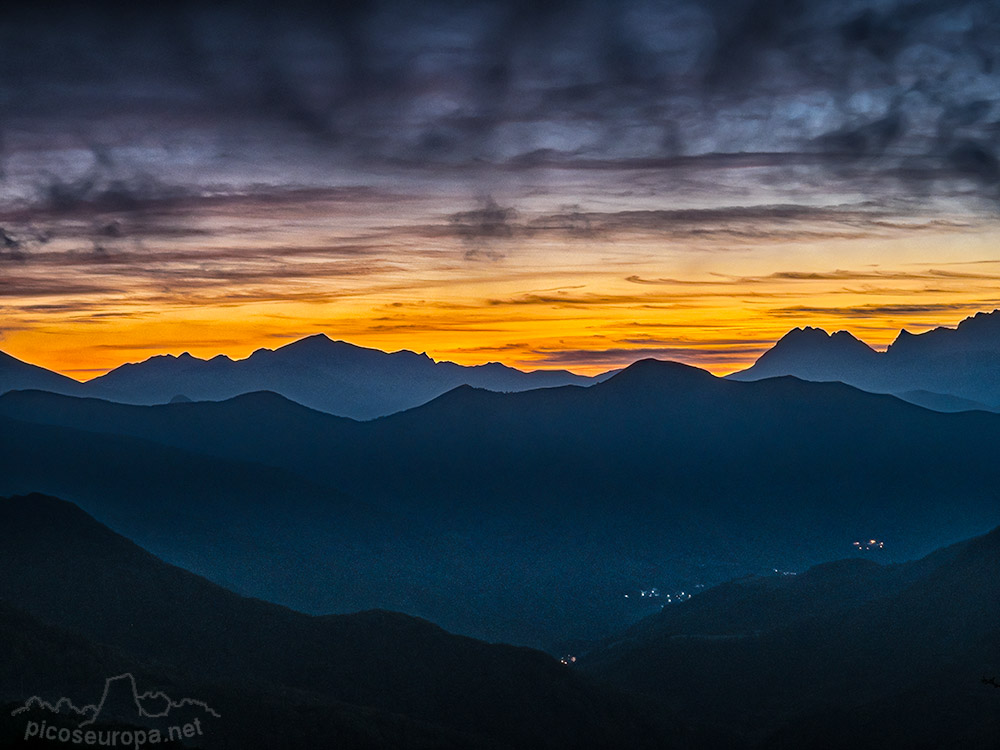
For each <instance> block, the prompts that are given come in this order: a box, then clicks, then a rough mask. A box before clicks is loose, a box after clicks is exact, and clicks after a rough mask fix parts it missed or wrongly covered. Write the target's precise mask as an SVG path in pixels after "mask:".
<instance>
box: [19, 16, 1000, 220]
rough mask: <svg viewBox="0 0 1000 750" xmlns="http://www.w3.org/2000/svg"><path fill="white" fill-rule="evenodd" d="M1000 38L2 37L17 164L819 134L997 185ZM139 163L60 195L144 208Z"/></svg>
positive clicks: (539, 26) (414, 155)
mask: <svg viewBox="0 0 1000 750" xmlns="http://www.w3.org/2000/svg"><path fill="white" fill-rule="evenodd" d="M998 43H1000V9H998V6H997V5H996V3H994V2H990V1H989V0H922V1H921V2H913V1H912V0H881V1H880V2H877V3H864V4H861V5H860V6H859V5H858V4H856V3H838V2H834V0H820V1H819V2H806V0H710V1H709V2H704V3H701V2H694V1H693V0H677V1H676V2H672V3H659V2H654V1H653V0H623V2H616V3H591V2H582V3H566V2H560V3H534V2H509V3H508V2H500V1H499V0H493V1H489V0H479V1H474V2H469V3H462V4H458V3H454V2H451V1H449V0H438V1H437V2H433V1H432V2H427V3H419V4H413V3H404V2H402V1H401V0H396V1H393V0H389V1H387V2H378V3H376V2H352V3H335V4H331V5H322V6H321V5H319V4H316V5H311V4H304V3H295V2H291V3H284V4H281V5H280V6H278V5H274V6H272V7H260V6H258V7H255V8H248V7H240V6H238V5H234V4H222V5H215V4H196V3H183V2H181V3H171V4H165V5H163V6H161V7H158V8H155V9H154V8H144V9H143V10H142V11H130V12H125V11H124V10H123V7H122V6H118V5H114V4H103V5H102V4H97V5H95V6H93V7H91V6H89V5H88V7H87V8H86V9H84V8H82V7H75V6H65V7H64V8H62V9H61V10H60V12H59V13H50V12H47V11H45V10H43V9H42V8H41V7H39V8H37V9H31V8H26V9H24V10H22V11H21V12H20V13H18V14H15V15H13V16H11V17H10V18H9V19H8V21H7V22H6V23H5V28H4V29H3V30H2V32H0V100H2V101H3V102H4V103H5V105H6V110H7V111H12V110H13V111H15V112H16V118H15V122H14V123H13V124H9V123H8V124H6V126H5V127H4V129H3V144H4V149H5V155H6V161H5V164H7V166H8V167H9V162H10V156H11V152H12V150H13V151H16V149H17V148H19V146H18V145H17V144H20V143H22V142H23V141H24V138H25V134H26V133H29V132H32V129H33V126H35V125H37V124H41V125H42V127H38V128H35V130H36V131H37V138H42V139H45V138H61V139H63V140H64V141H65V140H66V139H67V138H68V139H70V140H73V139H77V140H79V139H84V140H83V142H84V143H86V142H87V141H86V139H87V137H88V134H93V133H104V134H105V136H104V138H105V139H106V145H105V147H106V149H107V154H114V155H115V156H114V157H113V160H114V161H115V163H118V161H117V160H119V159H120V158H122V152H123V150H124V147H135V148H136V149H138V150H140V151H141V149H143V148H146V149H150V150H153V151H157V152H158V153H160V157H157V158H161V159H162V160H164V161H165V162H168V163H171V164H174V163H175V162H176V161H177V160H183V159H184V158H186V157H184V154H185V153H188V152H187V151H185V149H189V147H191V146H192V145H194V146H195V147H197V148H198V149H201V151H203V152H204V153H203V156H201V157H199V158H202V159H203V160H205V162H206V166H207V167H209V168H211V169H212V170H219V171H227V170H228V172H229V173H233V172H234V171H235V172H236V173H239V172H240V171H241V169H240V167H242V170H243V171H244V172H246V171H250V172H252V171H253V170H254V167H255V166H256V167H258V168H259V167H263V166H266V164H260V162H259V161H258V162H257V163H255V160H254V156H253V155H256V156H257V159H258V160H259V159H260V158H261V157H263V158H264V159H265V160H267V159H277V158H279V156H280V155H285V156H287V155H288V153H289V151H288V149H301V150H302V151H303V152H304V153H307V154H309V155H310V156H312V157H315V158H319V159H322V160H323V161H324V162H325V163H327V164H331V165H333V164H345V163H353V164H368V165H372V164H382V165H385V164H396V165H407V164H408V165H418V166H423V167H430V166H432V165H435V164H437V165H464V166H467V167H470V168H474V169H487V168H488V165H498V164H517V165H519V166H520V168H530V167H532V166H533V165H537V164H539V163H541V162H545V161H550V160H552V159H562V160H568V161H570V162H572V163H583V162H586V161H588V160H590V161H591V162H593V160H598V161H600V160H611V161H621V160H629V159H631V160H638V161H642V160H650V159H652V160H656V159H672V158H678V157H679V158H684V157H692V156H704V155H709V154H740V153H744V154H752V153H759V154H766V153H770V154H793V153H796V152H809V151H815V152H816V154H817V155H818V156H819V157H820V158H819V161H818V162H817V163H816V167H817V168H819V169H826V168H832V169H835V170H836V169H839V168H840V167H842V166H843V164H844V163H845V162H850V163H852V164H855V165H860V166H862V167H864V166H866V165H869V163H870V164H871V165H874V164H878V165H879V166H881V167H884V168H887V169H897V170H900V171H899V172H898V173H897V174H898V175H900V177H901V178H903V179H908V178H917V177H919V179H920V180H923V179H925V178H929V179H932V180H933V179H937V178H941V179H949V178H951V177H953V176H954V175H956V174H958V175H962V174H964V175H967V176H970V177H972V178H973V179H976V180H980V181H981V182H982V183H983V184H984V185H985V186H991V185H993V184H995V182H996V181H997V167H996V163H997V162H996V159H997V152H998V145H1000V144H998V137H1000V136H998V129H997V121H998V119H1000V93H998V92H1000V66H998V65H997V64H996V61H995V50H996V49H997V46H998ZM12 130H13V131H14V135H15V136H16V137H14V138H11V137H10V136H11V132H12ZM140 156H141V154H140V155H137V154H136V153H133V154H132V155H131V156H130V157H129V158H132V159H136V160H138V159H139V158H140ZM914 159H917V166H918V167H919V168H917V169H915V170H911V169H909V167H911V166H912V165H913V164H914ZM234 161H235V162H236V165H235V166H236V168H235V169H233V167H234ZM241 161H242V162H243V163H242V165H241V164H239V163H238V162H241ZM477 165H478V166H477ZM7 171H8V172H9V171H10V170H9V169H8V170H7ZM146 174H149V172H146ZM122 179H123V180H124V183H122V184H117V183H115V184H106V185H103V186H99V185H90V184H88V183H86V182H85V181H84V182H78V181H75V180H70V181H68V182H66V183H65V184H60V185H58V186H54V187H53V189H52V190H51V191H50V196H49V197H50V200H51V201H52V203H53V204H54V205H57V206H64V207H67V208H71V207H72V206H74V205H76V204H77V203H78V202H79V201H80V200H84V201H97V202H99V203H103V204H105V205H109V206H113V207H117V208H122V207H127V206H129V205H130V201H131V200H132V197H133V195H134V194H135V192H136V190H137V189H138V190H139V192H140V193H141V192H142V190H141V188H142V187H143V186H142V185H134V184H132V183H131V182H130V179H131V178H124V177H123V178H122ZM250 179H251V181H252V177H251V178H250ZM147 187H148V186H147ZM140 197H141V196H140Z"/></svg>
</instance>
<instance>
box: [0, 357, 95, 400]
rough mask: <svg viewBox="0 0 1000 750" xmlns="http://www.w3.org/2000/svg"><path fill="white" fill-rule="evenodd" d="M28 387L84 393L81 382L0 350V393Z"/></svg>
mask: <svg viewBox="0 0 1000 750" xmlns="http://www.w3.org/2000/svg"><path fill="white" fill-rule="evenodd" d="M28 389H38V390H40V391H51V392H52V393H66V394H76V395H81V396H82V395H83V394H84V390H83V384H82V383H78V382H77V381H75V380H73V379H72V378H67V377H66V376H65V375H60V374H59V373H56V372H52V371H51V370H46V369H45V368H44V367H39V366H38V365H31V364H28V363H27V362H22V361H21V360H19V359H16V358H15V357H12V356H10V355H9V354H4V353H3V352H0V393H6V392H7V391H17V390H28Z"/></svg>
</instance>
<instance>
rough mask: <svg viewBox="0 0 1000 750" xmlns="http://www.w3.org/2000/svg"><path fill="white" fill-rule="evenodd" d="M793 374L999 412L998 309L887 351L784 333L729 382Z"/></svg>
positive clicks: (819, 335) (932, 403)
mask: <svg viewBox="0 0 1000 750" xmlns="http://www.w3.org/2000/svg"><path fill="white" fill-rule="evenodd" d="M783 375H793V376H795V377H798V378H802V379H803V380H813V381H840V382H842V383H848V384H850V385H853V386H856V387H858V388H862V389H864V390H867V391H872V392H875V393H894V394H899V395H900V397H901V398H903V399H905V400H907V401H912V402H914V403H917V404H920V405H922V406H926V407H927V408H931V409H935V410H938V411H961V410H968V409H986V410H994V409H997V408H1000V310H994V311H993V312H991V313H977V314H976V315H974V316H973V317H971V318H966V319H965V320H963V321H962V322H961V323H959V324H958V326H957V327H956V328H945V327H941V328H935V329H933V330H931V331H926V332H925V333H921V334H916V335H914V334H911V333H909V332H908V331H905V330H902V331H900V332H899V336H898V337H897V338H896V340H895V341H894V342H893V343H892V344H891V345H890V346H889V348H888V349H887V350H886V351H885V352H877V351H874V350H873V349H871V348H869V347H868V346H867V345H866V344H864V343H862V342H860V341H858V340H857V339H856V338H854V337H853V336H852V335H851V334H850V333H848V332H847V331H838V332H837V333H834V334H833V335H830V334H827V333H826V331H823V330H821V329H817V328H809V327H806V328H796V329H793V330H792V331H789V332H788V333H787V334H786V335H785V336H784V337H783V338H782V339H781V340H779V341H778V342H777V343H776V344H775V345H774V347H773V348H772V349H770V350H769V351H767V352H765V353H764V354H763V355H761V357H760V359H758V360H757V362H756V363H754V365H753V366H752V367H750V368H748V369H746V370H743V371H742V372H738V373H734V374H733V375H730V376H729V377H730V378H731V379H733V380H744V381H746V380H761V379H763V378H771V377H779V376H783Z"/></svg>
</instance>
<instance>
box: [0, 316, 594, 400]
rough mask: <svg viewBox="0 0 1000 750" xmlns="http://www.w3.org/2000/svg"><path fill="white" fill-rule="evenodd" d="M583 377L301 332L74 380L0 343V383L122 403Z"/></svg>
mask: <svg viewBox="0 0 1000 750" xmlns="http://www.w3.org/2000/svg"><path fill="white" fill-rule="evenodd" d="M598 379H599V378H597V379H595V378H588V377H584V376H580V375H574V374H573V373H570V372H566V371H565V370H537V371H534V372H522V371H521V370H517V369H515V368H512V367H508V366H506V365H502V364H500V363H498V362H491V363H489V364H485V365H476V366H464V365H458V364H455V363H453V362H436V361H434V360H433V359H431V358H430V357H428V356H427V355H426V354H416V353H414V352H411V351H405V350H404V351H398V352H394V353H391V354H390V353H387V352H383V351H380V350H378V349H369V348H365V347H360V346H355V345H354V344H349V343H347V342H344V341H333V340H331V339H330V338H329V337H327V336H326V335H325V334H316V335H314V336H308V337H306V338H303V339H300V340H299V341H295V342H293V343H290V344H286V345H285V346H282V347H279V348H277V349H274V350H270V349H258V350H257V351H255V352H254V353H253V354H251V355H250V356H249V357H247V358H246V359H242V360H233V359H230V358H229V357H227V356H225V355H222V354H220V355H218V356H216V357H212V358H211V359H199V358H197V357H193V356H191V355H190V354H187V353H185V354H181V355H180V356H174V355H170V354H163V355H156V356H154V357H151V358H149V359H147V360H145V361H144V362H139V363H135V364H125V365H122V366H120V367H118V368H115V369H114V370H112V371H111V372H109V373H107V374H105V375H101V376H99V377H96V378H93V379H92V380H89V381H87V382H86V383H79V382H77V381H75V380H72V379H71V378H67V377H64V376H62V375H58V374H56V373H53V372H50V371H48V370H45V369H44V368H41V367H37V366H35V365H29V364H27V363H25V362H21V361H20V360H17V359H15V358H14V357H11V356H9V355H6V354H2V353H0V393H3V392H6V391H11V390H24V389H38V390H45V391H50V392H53V393H62V394H66V395H72V396H92V397H97V398H103V399H108V400H111V401H117V402H120V403H129V404H145V405H151V404H164V403H168V402H170V401H172V400H174V399H175V398H176V397H177V396H179V395H181V396H183V397H184V398H186V399H189V400H193V401H219V400H224V399H228V398H232V397H234V396H238V395H240V394H243V393H251V392H254V391H273V392H275V393H279V394H281V395H283V396H285V397H286V398H288V399H290V400H292V401H295V402H297V403H300V404H303V405H305V406H308V407H310V408H313V409H317V410H319V411H324V412H327V413H330V414H337V415H340V416H345V417H351V418H354V419H373V418H375V417H379V416H384V415H386V414H391V413H393V412H397V411H401V410H403V409H408V408H411V407H414V406H418V405H420V404H422V403H425V402H427V401H429V400H431V399H432V398H434V397H435V396H439V395H441V394H442V393H444V392H446V391H448V390H450V389H452V388H454V387H456V386H459V385H463V384H468V385H472V386H475V387H479V388H487V389H490V390H496V391H523V390H528V389H532V388H544V387H553V386H560V385H567V384H579V385H586V384H589V383H592V382H596V380H598Z"/></svg>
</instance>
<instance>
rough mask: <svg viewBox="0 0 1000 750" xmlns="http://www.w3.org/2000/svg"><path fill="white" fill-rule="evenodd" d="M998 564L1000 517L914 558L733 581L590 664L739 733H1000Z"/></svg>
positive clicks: (901, 736)
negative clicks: (986, 528) (992, 527)
mask: <svg viewBox="0 0 1000 750" xmlns="http://www.w3.org/2000/svg"><path fill="white" fill-rule="evenodd" d="M998 569H1000V529H998V530H996V531H993V532H991V533H990V534H987V535H985V536H982V537H978V538H975V539H972V540H970V541H967V542H963V543H960V544H957V545H955V546H952V547H950V548H946V549H943V550H940V551H938V552H936V553H934V554H932V555H930V556H928V557H926V558H924V559H921V560H918V561H916V562H911V563H904V564H898V565H890V566H881V565H877V564H875V563H872V562H870V561H863V560H857V559H855V560H844V561H842V562H838V563H831V564H826V565H822V566H818V567H815V568H812V569H810V570H808V571H806V572H804V573H802V574H800V575H798V576H782V575H776V576H770V577H751V578H748V579H743V580H738V581H733V582H731V583H728V584H725V585H722V586H718V587H716V588H714V589H710V590H708V591H706V592H705V593H704V594H700V595H698V596H696V597H694V598H693V599H691V600H689V601H686V602H683V603H680V604H675V605H670V606H668V607H666V608H665V609H664V610H663V611H662V612H661V613H660V614H658V615H655V616H652V617H650V618H649V619H647V620H645V621H643V622H642V623H640V624H639V625H637V626H635V627H633V628H632V629H630V630H629V631H627V632H625V633H624V634H622V635H621V636H619V637H617V638H613V639H609V640H607V641H605V642H604V643H603V644H601V645H600V646H599V647H597V648H595V649H594V650H593V651H592V652H591V653H589V654H585V655H583V656H581V657H580V658H579V661H578V664H579V665H580V668H581V669H583V670H584V671H585V672H587V673H588V674H592V675H594V676H599V677H601V678H603V679H607V680H610V681H612V682H613V683H614V684H617V685H628V686H629V688H630V689H636V690H640V691H642V692H645V693H646V694H649V695H652V696H656V697H658V698H659V699H661V700H663V701H664V702H665V703H667V704H668V705H671V706H673V707H675V708H677V709H678V710H679V711H680V712H681V714H682V715H684V716H686V717H688V718H689V719H690V720H692V721H701V722H711V723H712V724H714V725H716V726H718V727H720V729H724V730H727V731H729V732H730V733H731V734H732V735H733V736H734V737H739V738H741V740H740V741H741V744H740V745H739V746H745V747H767V748H778V747H781V748H792V747H796V748H799V747H824V748H853V747H862V748H878V747H914V748H917V747H920V748H924V747H926V748H931V747H949V748H959V747H977V748H987V747H996V746H997V743H998V742H1000V712H998V711H997V706H996V700H997V696H996V695H995V694H994V693H993V692H991V691H992V688H989V686H984V685H983V684H982V680H981V678H982V676H983V675H984V674H990V675H992V674H995V673H996V672H997V671H998V668H1000V578H998V577H997V575H996V571H997V570H998Z"/></svg>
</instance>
